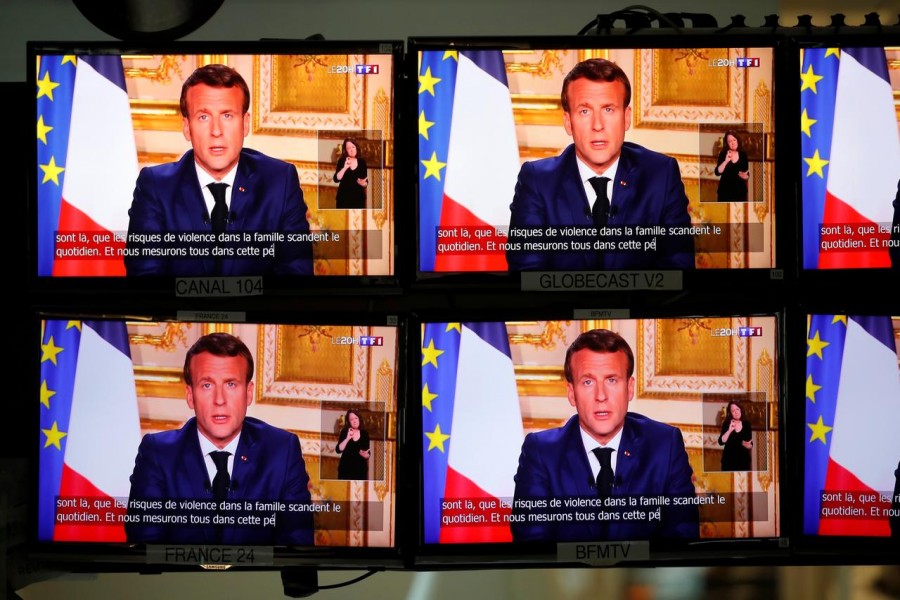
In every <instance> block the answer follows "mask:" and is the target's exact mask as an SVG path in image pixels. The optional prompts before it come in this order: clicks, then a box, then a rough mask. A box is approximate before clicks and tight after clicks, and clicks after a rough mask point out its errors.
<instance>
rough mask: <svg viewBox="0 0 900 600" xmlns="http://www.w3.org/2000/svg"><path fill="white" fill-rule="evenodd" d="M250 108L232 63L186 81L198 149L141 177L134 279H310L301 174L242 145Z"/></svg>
mask: <svg viewBox="0 0 900 600" xmlns="http://www.w3.org/2000/svg"><path fill="white" fill-rule="evenodd" d="M249 107H250V91H249V88H248V87H247V83H246V82H245V81H244V79H243V78H242V77H241V75H240V74H239V73H238V72H237V71H235V70H234V69H232V68H230V67H227V66H225V65H206V66H204V67H200V68H199V69H197V70H196V71H194V73H193V74H191V76H190V77H188V78H187V79H186V80H185V82H184V85H183V86H182V89H181V115H182V131H183V133H184V137H185V139H187V140H188V141H189V142H190V143H191V146H192V148H193V149H192V150H189V151H188V152H187V153H185V155H184V156H183V157H182V158H181V159H180V160H179V161H177V162H175V163H168V164H162V165H158V166H155V167H146V168H144V169H142V170H141V172H140V174H139V175H138V179H137V184H136V186H135V189H134V200H133V201H132V204H131V209H130V210H129V211H128V214H129V217H130V220H129V224H128V240H127V242H126V256H125V267H126V270H127V273H128V275H167V276H180V277H190V276H208V275H231V276H236V275H312V245H311V243H310V241H309V240H308V239H307V238H305V237H304V236H305V235H308V234H309V223H308V222H307V220H306V203H304V202H303V192H302V191H301V190H300V180H299V178H298V177H297V170H296V169H295V168H294V166H293V165H291V164H289V163H286V162H283V161H280V160H277V159H274V158H271V157H268V156H266V155H264V154H262V153H260V152H257V151H255V150H250V149H245V148H243V144H244V138H245V137H246V136H247V134H249V133H250V113H249ZM167 233H170V234H173V235H174V236H175V239H173V240H165V239H163V236H164V235H165V234H167ZM277 234H283V237H284V239H275V238H277ZM183 237H185V239H182V238H183ZM289 237H294V238H295V239H294V240H290V239H289ZM151 251H152V252H151Z"/></svg>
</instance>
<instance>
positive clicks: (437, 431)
mask: <svg viewBox="0 0 900 600" xmlns="http://www.w3.org/2000/svg"><path fill="white" fill-rule="evenodd" d="M425 436H426V437H427V438H428V439H429V443H428V449H429V450H434V449H435V448H437V449H438V450H440V451H441V452H443V451H444V442H446V441H447V440H449V439H450V436H449V435H445V434H443V433H441V424H440V423H438V424H437V426H436V427H435V428H434V431H432V432H431V433H428V432H427V431H426V432H425Z"/></svg>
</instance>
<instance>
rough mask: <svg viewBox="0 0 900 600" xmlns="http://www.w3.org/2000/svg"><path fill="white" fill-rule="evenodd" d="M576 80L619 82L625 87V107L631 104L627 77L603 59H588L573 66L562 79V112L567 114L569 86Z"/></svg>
mask: <svg viewBox="0 0 900 600" xmlns="http://www.w3.org/2000/svg"><path fill="white" fill-rule="evenodd" d="M576 79H590V80H591V81H605V82H608V83H612V82H613V81H621V82H622V85H624V86H625V105H624V106H623V107H622V108H626V107H628V105H629V104H631V82H630V81H628V75H626V74H625V71H623V70H622V68H621V67H619V65H617V64H616V63H614V62H613V61H611V60H606V59H605V58H589V59H587V60H583V61H581V62H580V63H578V64H577V65H575V66H574V67H573V68H572V70H571V71H569V74H568V75H566V78H565V79H563V87H562V95H561V96H560V99H561V100H562V107H563V110H564V111H566V112H569V93H568V90H569V84H570V83H572V82H573V81H575V80H576Z"/></svg>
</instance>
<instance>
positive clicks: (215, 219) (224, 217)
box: [206, 183, 228, 235]
mask: <svg viewBox="0 0 900 600" xmlns="http://www.w3.org/2000/svg"><path fill="white" fill-rule="evenodd" d="M206 187H208V188H209V191H210V192H212V195H213V200H215V201H216V205H215V206H214V207H213V210H212V214H211V215H210V218H211V219H212V229H213V233H215V234H216V235H218V234H220V233H222V232H224V231H225V223H226V222H227V221H228V205H227V204H225V189H226V188H227V187H228V184H227V183H211V184H209V185H208V186H206Z"/></svg>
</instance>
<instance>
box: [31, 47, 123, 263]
mask: <svg viewBox="0 0 900 600" xmlns="http://www.w3.org/2000/svg"><path fill="white" fill-rule="evenodd" d="M44 63H45V73H46V77H47V81H49V82H51V83H49V84H48V83H45V84H44V86H45V87H46V86H48V85H52V84H53V83H58V84H59V85H58V86H57V87H56V88H55V89H54V92H55V94H54V95H58V98H54V99H53V100H50V99H49V98H48V97H47V95H46V94H44V95H42V96H39V98H38V113H39V119H40V121H39V126H38V129H39V132H38V133H39V137H41V138H42V141H43V139H46V143H44V144H43V145H42V144H39V147H38V161H39V166H40V168H39V179H38V206H39V208H38V210H39V211H40V212H41V213H42V215H41V216H40V217H39V219H40V221H41V230H40V231H39V233H38V236H39V244H40V245H41V250H40V252H39V275H42V276H45V275H53V276H94V277H96V276H119V275H124V274H125V265H124V261H123V259H122V256H121V252H120V250H123V249H124V247H125V243H124V241H123V240H117V239H116V234H119V236H121V235H122V234H123V233H124V232H126V231H127V230H128V208H129V206H130V205H131V198H132V197H133V195H134V183H135V181H136V179H137V173H138V163H137V152H136V150H135V140H134V127H133V125H132V120H131V109H130V106H129V102H128V93H127V91H126V89H125V75H124V70H123V67H122V59H121V57H118V56H78V57H77V58H76V57H59V56H47V57H43V58H42V64H44ZM73 67H74V68H73ZM42 68H43V67H42ZM72 70H74V76H73V74H72V73H71V71H72ZM54 77H58V79H59V81H54V80H53V78H54ZM65 85H68V86H70V88H71V89H63V88H64V86H65ZM40 89H41V86H40V85H39V90H40ZM39 93H40V92H39ZM41 125H43V128H44V132H43V136H41ZM48 128H49V129H48ZM51 158H52V163H51V162H50V159H51ZM48 172H50V173H56V176H54V177H49V178H48V177H47V176H46V174H47V173H48ZM60 192H61V194H60ZM44 213H46V214H44ZM67 250H68V251H72V250H78V251H85V250H87V251H89V252H92V253H94V254H93V255H87V256H84V257H83V256H81V255H80V254H72V255H67V252H66V251H67ZM58 251H60V252H58Z"/></svg>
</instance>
